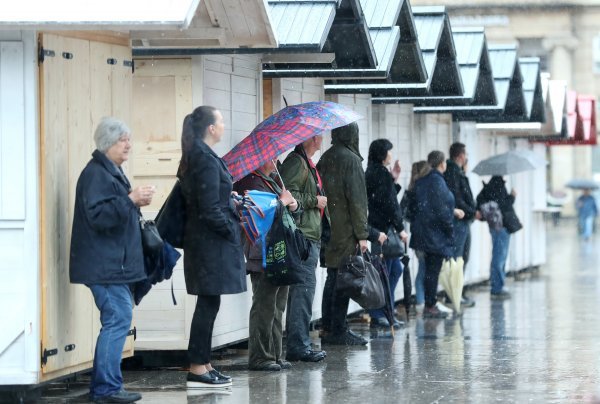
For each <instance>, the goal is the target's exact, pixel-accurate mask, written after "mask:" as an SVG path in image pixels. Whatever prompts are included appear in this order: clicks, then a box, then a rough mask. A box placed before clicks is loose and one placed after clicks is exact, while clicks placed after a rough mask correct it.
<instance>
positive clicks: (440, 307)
mask: <svg viewBox="0 0 600 404" xmlns="http://www.w3.org/2000/svg"><path fill="white" fill-rule="evenodd" d="M435 307H437V309H438V310H439V311H441V312H442V313H453V312H454V310H452V309H450V308H448V307H446V306H445V305H443V304H442V303H440V302H437V303H436V304H435Z"/></svg>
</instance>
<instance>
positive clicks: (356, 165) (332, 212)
mask: <svg viewBox="0 0 600 404" xmlns="http://www.w3.org/2000/svg"><path fill="white" fill-rule="evenodd" d="M331 139H332V140H331V144H332V146H331V148H329V149H328V150H327V151H326V152H325V153H324V154H323V156H322V157H321V159H320V160H319V163H318V164H317V168H318V170H319V173H321V177H322V180H323V188H324V189H325V193H326V195H327V207H328V210H329V216H330V219H331V238H330V241H329V243H328V244H327V247H326V248H325V261H326V263H327V267H329V268H338V267H339V263H340V261H341V260H342V258H344V257H345V256H347V255H351V254H354V252H355V251H356V246H357V244H358V241H359V240H366V239H367V238H368V237H369V231H368V227H367V189H366V186H365V175H364V171H363V168H362V164H361V162H362V160H363V158H362V157H361V155H360V152H359V150H358V125H357V124H356V123H351V124H349V125H346V126H342V127H341V128H336V129H334V130H333V131H332V132H331Z"/></svg>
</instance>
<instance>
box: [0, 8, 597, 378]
mask: <svg viewBox="0 0 600 404" xmlns="http://www.w3.org/2000/svg"><path fill="white" fill-rule="evenodd" d="M180 3H181V2H180ZM152 4H154V5H155V4H158V2H154V3H152ZM86 7H92V11H93V7H95V6H90V5H88V4H87V3H86ZM184 11H185V12H182V13H181V15H180V16H179V17H177V16H176V17H177V18H176V17H172V20H173V21H171V22H169V23H165V21H164V20H161V19H160V18H158V17H155V20H152V17H147V19H148V21H133V20H132V18H131V17H128V16H117V17H118V18H116V19H117V20H118V21H119V22H115V23H112V24H111V23H107V22H106V21H107V20H102V21H101V22H97V23H95V24H94V23H93V22H91V23H89V22H88V23H85V24H84V23H76V22H73V21H70V22H68V23H64V24H62V23H61V20H60V15H58V16H52V15H51V16H50V17H45V19H44V20H42V17H39V18H38V19H37V20H27V21H24V20H18V18H17V22H14V21H13V22H11V21H2V22H0V27H1V29H0V164H1V171H0V256H2V260H0V276H2V279H3V281H2V283H1V284H0V289H1V293H0V304H1V305H2V307H4V310H0V321H1V324H2V328H3V329H2V332H1V333H0V385H3V386H9V385H12V386H14V385H37V384H39V383H42V382H46V381H49V380H53V379H56V378H58V377H62V376H65V375H69V374H73V373H75V372H79V371H83V370H85V369H88V368H90V367H91V364H92V357H93V352H94V345H95V339H96V336H97V334H98V330H99V321H98V313H97V310H96V308H95V307H94V303H93V299H92V296H91V294H90V293H89V291H88V290H87V288H86V287H84V286H80V285H71V284H69V277H68V257H69V243H70V229H71V220H72V214H73V203H74V190H75V183H76V180H77V178H78V175H79V173H80V171H81V170H82V168H83V167H84V165H85V164H86V162H87V161H88V160H89V158H90V153H91V152H92V150H93V149H94V145H93V140H92V133H93V130H94V128H95V126H96V124H97V123H98V121H99V119H100V118H101V117H102V116H106V115H114V116H117V117H119V118H121V119H123V120H125V121H126V122H128V123H129V124H130V126H131V128H132V131H133V134H132V136H133V142H134V143H133V144H134V147H133V153H132V155H131V158H130V161H129V162H128V164H127V174H128V176H129V178H130V179H131V180H132V182H133V183H134V184H135V185H140V184H154V185H156V186H157V189H158V192H157V194H156V196H155V198H154V201H153V204H152V205H151V206H150V207H148V208H147V209H145V211H144V214H145V215H146V216H148V217H152V216H153V215H155V214H156V212H157V210H158V208H159V207H160V206H161V204H162V202H163V201H164V199H165V197H166V195H167V194H168V192H169V190H170V188H171V186H172V184H173V182H174V179H175V172H176V168H177V165H178V161H179V158H180V131H181V125H182V121H183V118H184V116H185V115H186V114H188V113H189V112H190V111H191V110H192V109H193V108H194V107H195V106H198V105H202V104H209V105H214V106H216V107H217V108H218V109H219V110H221V111H222V113H223V115H224V116H225V120H226V123H227V129H226V135H225V137H224V141H223V142H222V143H220V144H219V145H218V146H217V152H218V153H219V154H221V155H222V154H224V153H225V152H227V151H228V150H229V149H230V148H231V147H233V145H235V144H236V143H237V142H238V141H240V140H241V139H242V138H243V137H244V136H246V135H247V134H248V133H249V132H250V131H251V130H252V129H253V128H254V126H255V125H256V124H257V123H258V122H260V121H261V120H262V118H263V117H264V116H267V115H269V114H271V113H272V112H273V111H277V110H279V109H280V108H282V107H283V105H284V101H283V97H284V96H285V98H286V99H287V102H288V103H289V104H296V103H300V102H306V101H313V100H324V99H329V100H333V101H336V102H339V103H342V104H345V105H347V106H350V107H351V108H353V109H355V110H356V111H358V112H359V113H360V114H361V115H362V116H363V119H361V120H360V122H359V125H360V130H361V132H360V133H361V134H360V136H361V137H360V149H361V152H362V154H363V155H365V156H366V155H367V150H368V146H369V144H370V142H371V141H372V140H374V139H377V138H387V139H389V140H390V141H392V143H393V144H394V151H395V153H396V156H397V158H399V159H400V162H401V164H402V167H403V171H402V178H401V183H402V185H403V186H406V185H407V182H408V176H409V173H410V166H411V164H412V162H414V161H417V160H421V159H424V158H425V157H426V155H427V153H428V152H429V151H431V150H434V149H438V150H443V151H447V150H448V147H449V145H450V144H451V143H452V142H453V141H462V142H464V143H465V144H466V145H467V148H468V152H469V161H470V165H472V166H474V165H475V164H476V163H477V162H478V161H479V160H481V159H483V158H486V157H488V156H490V155H493V154H495V153H500V152H504V151H507V150H511V149H515V148H525V149H530V150H532V151H533V152H534V153H536V154H537V155H539V156H540V157H542V158H544V157H545V155H546V143H531V142H529V140H528V139H527V136H528V132H524V133H521V134H520V135H521V136H519V134H516V135H515V133H511V134H510V136H507V134H505V133H496V131H494V130H489V128H488V129H485V130H484V129H478V125H485V124H487V125H494V124H502V125H509V124H510V125H513V124H514V125H517V126H518V125H525V126H527V125H537V126H539V128H538V132H536V133H539V134H540V136H541V135H543V139H544V140H549V139H554V140H558V139H561V138H562V137H565V136H567V134H566V133H568V131H566V132H565V131H564V130H563V129H564V128H563V126H564V125H563V120H565V119H567V110H566V108H565V107H564V105H565V100H566V98H565V97H566V88H565V86H564V83H563V86H562V89H561V90H560V91H558V92H557V91H552V90H550V89H553V88H554V87H556V85H555V84H552V83H553V82H552V81H551V80H547V79H546V80H545V81H542V77H541V75H540V71H539V60H537V59H534V58H519V57H518V49H517V47H516V46H515V45H492V44H488V42H487V40H486V38H485V32H484V30H483V29H477V28H468V29H462V28H459V27H452V26H451V24H450V21H449V18H448V15H447V14H446V11H445V9H444V8H443V7H433V8H431V7H414V8H411V6H410V4H409V2H408V0H315V1H310V0H307V1H302V2H298V1H294V0H269V1H268V2H263V1H260V0H256V1H247V2H239V1H237V0H206V1H202V2H199V1H190V4H189V7H188V8H186V9H185V10H184ZM160 14H161V13H160V11H157V15H160ZM92 15H93V13H92ZM102 16H105V14H102ZM52 18H54V19H52ZM178 18H179V19H178ZM95 29H102V31H96V30H95ZM558 87H560V85H558ZM594 119H595V118H594ZM594 135H595V128H594ZM327 147H329V140H328V139H326V140H325V141H324V142H323V148H324V149H326V148H327ZM317 157H318V156H317ZM469 177H470V179H471V184H472V187H473V191H474V192H475V193H477V192H478V191H479V190H480V188H481V184H482V183H481V178H478V177H477V176H474V175H473V174H469ZM509 186H511V187H514V188H515V189H516V190H517V192H518V198H517V202H516V210H517V213H518V215H519V217H520V218H521V220H522V222H523V224H524V229H523V231H521V232H519V233H517V234H516V235H515V236H514V237H513V241H512V243H511V251H510V259H509V264H508V269H509V270H510V271H516V270H521V269H524V268H528V267H535V266H539V265H542V264H544V262H545V259H546V258H545V257H546V254H545V248H546V246H545V227H544V223H543V217H542V214H541V213H540V212H539V211H541V210H543V208H544V207H545V205H546V204H545V194H546V171H545V170H543V169H541V170H536V171H532V172H527V173H523V174H518V175H514V176H511V177H510V178H509ZM472 232H473V235H472V242H473V245H472V249H471V251H472V253H471V254H472V257H471V262H470V263H469V266H468V268H467V272H466V280H467V282H468V283H475V282H480V281H483V280H486V279H487V278H488V275H489V269H488V268H489V260H490V250H491V245H490V237H489V235H488V231H487V228H486V226H484V225H482V224H480V223H475V224H474V225H473V226H472ZM413 262H416V260H415V259H414V257H413ZM325 273H326V272H325V271H324V270H323V269H321V268H319V269H318V270H317V279H318V286H317V288H318V290H320V289H321V288H322V286H323V283H324V280H325ZM415 273H416V271H415V270H414V269H413V272H412V275H413V277H414V275H415ZM173 281H174V292H175V296H176V298H177V301H178V305H176V306H175V305H173V303H172V300H171V297H170V294H171V290H170V289H171V286H170V284H169V283H168V282H164V283H163V284H159V285H157V286H156V287H155V288H153V289H152V291H151V292H150V293H149V295H148V296H146V297H145V298H144V300H143V301H142V303H141V305H140V306H138V307H136V309H135V311H134V324H133V325H132V331H131V334H132V336H131V337H130V338H129V339H128V342H127V344H126V347H125V351H124V352H123V356H124V357H126V356H131V355H132V354H133V349H134V338H136V340H135V348H136V349H137V350H152V351H156V350H185V349H186V348H187V344H188V336H189V328H190V321H191V317H192V313H193V309H194V297H192V296H188V295H187V294H186V292H185V285H184V279H183V273H182V267H181V262H180V264H179V265H178V267H177V268H176V270H175V273H174V275H173ZM397 292H398V293H397V294H396V296H397V297H398V298H402V291H401V290H398V291H397ZM250 302H251V294H250V292H248V293H243V294H239V295H235V296H226V297H224V299H223V303H222V306H221V311H220V313H219V316H218V319H217V323H216V325H215V328H214V346H217V347H219V346H225V345H227V344H231V343H235V342H238V341H242V340H244V339H246V338H247V337H248V315H249V313H248V312H249V310H248V308H249V306H250ZM320 306H321V296H320V293H319V292H317V294H316V297H315V301H314V310H313V313H314V318H315V319H318V318H319V317H320V315H321V314H320V313H321V309H320ZM350 310H351V311H356V310H358V306H356V305H354V306H352V307H351V308H350Z"/></svg>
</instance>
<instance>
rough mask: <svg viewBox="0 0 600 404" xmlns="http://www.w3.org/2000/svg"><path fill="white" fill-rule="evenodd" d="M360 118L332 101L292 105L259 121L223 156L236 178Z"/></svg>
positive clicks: (234, 178)
mask: <svg viewBox="0 0 600 404" xmlns="http://www.w3.org/2000/svg"><path fill="white" fill-rule="evenodd" d="M360 118H361V116H360V115H359V114H357V113H356V112H354V111H353V110H351V109H350V108H348V107H346V106H344V105H341V104H336V103H334V102H330V101H313V102H307V103H304V104H298V105H291V106H289V107H285V108H284V109H282V110H281V111H279V112H277V113H275V114H273V115H271V116H270V117H268V118H267V119H265V120H264V121H262V122H261V123H260V124H258V126H257V127H256V128H254V130H253V131H252V133H250V134H249V135H248V136H246V137H245V138H244V139H243V140H242V141H241V142H240V143H238V144H237V145H236V146H235V147H234V148H233V149H231V151H230V152H229V153H227V154H226V155H225V156H223V160H225V163H226V164H227V167H228V168H229V171H230V172H231V175H232V176H233V180H234V181H237V180H240V179H242V178H244V176H246V175H247V174H249V173H251V172H252V171H254V170H256V169H257V168H259V167H260V166H262V165H263V164H265V163H267V162H269V161H271V160H273V159H275V158H276V157H277V156H279V155H280V154H282V153H284V152H286V151H288V150H290V149H292V148H294V147H295V146H297V145H299V144H300V143H302V142H304V141H305V140H308V139H310V138H312V137H314V136H317V135H321V134H322V133H323V132H324V131H326V130H331V129H334V128H338V127H340V126H344V125H347V124H349V123H352V122H354V121H357V120H359V119H360Z"/></svg>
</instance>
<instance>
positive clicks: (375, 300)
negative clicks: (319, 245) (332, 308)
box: [335, 250, 385, 310]
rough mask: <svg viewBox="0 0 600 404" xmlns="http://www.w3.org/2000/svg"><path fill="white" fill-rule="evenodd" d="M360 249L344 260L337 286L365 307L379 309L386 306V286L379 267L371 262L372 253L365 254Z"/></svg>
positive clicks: (338, 275) (339, 269)
mask: <svg viewBox="0 0 600 404" xmlns="http://www.w3.org/2000/svg"><path fill="white" fill-rule="evenodd" d="M358 251H360V250H358ZM358 251H357V254H355V255H351V256H348V257H346V258H344V259H343V260H342V262H341V265H340V267H339V268H338V274H337V279H336V285H335V287H336V289H337V290H338V291H339V292H341V293H344V294H346V295H347V296H349V297H350V298H351V299H352V300H354V301H355V302H356V303H358V304H359V305H360V306H361V307H362V308H363V309H366V310H373V309H379V308H381V307H383V306H385V288H384V287H383V283H382V282H381V277H380V275H379V273H378V271H377V269H376V268H375V267H374V266H373V264H371V262H370V261H371V258H370V254H369V253H368V252H367V253H365V254H364V255H363V254H362V253H360V254H359V253H358Z"/></svg>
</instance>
